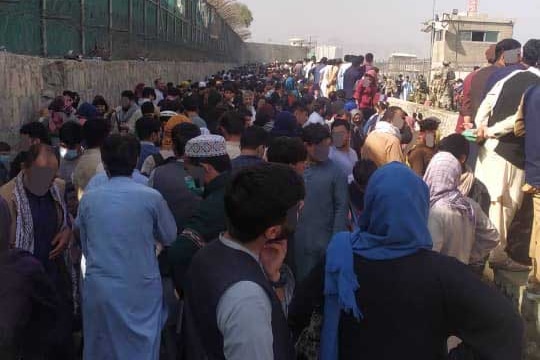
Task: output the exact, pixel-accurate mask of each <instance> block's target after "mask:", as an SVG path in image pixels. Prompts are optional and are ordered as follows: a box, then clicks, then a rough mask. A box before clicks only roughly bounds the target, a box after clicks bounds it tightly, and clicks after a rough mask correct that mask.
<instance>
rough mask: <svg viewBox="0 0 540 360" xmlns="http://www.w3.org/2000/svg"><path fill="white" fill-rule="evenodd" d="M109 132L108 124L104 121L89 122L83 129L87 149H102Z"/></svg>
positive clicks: (93, 120) (91, 120)
mask: <svg viewBox="0 0 540 360" xmlns="http://www.w3.org/2000/svg"><path fill="white" fill-rule="evenodd" d="M109 130H110V129H109V126H108V125H107V122H105V120H103V119H90V120H87V121H86V122H85V123H84V125H83V128H82V135H83V139H84V141H85V144H86V148H88V149H93V148H98V147H100V146H101V145H102V144H103V141H105V138H107V135H108V134H109Z"/></svg>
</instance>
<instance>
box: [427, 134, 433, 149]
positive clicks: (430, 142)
mask: <svg viewBox="0 0 540 360" xmlns="http://www.w3.org/2000/svg"><path fill="white" fill-rule="evenodd" d="M426 146H427V147H429V148H432V147H434V146H435V134H434V133H427V134H426Z"/></svg>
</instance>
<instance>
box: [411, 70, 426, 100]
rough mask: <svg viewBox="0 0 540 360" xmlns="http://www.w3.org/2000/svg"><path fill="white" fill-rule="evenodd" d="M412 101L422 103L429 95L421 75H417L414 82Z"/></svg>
mask: <svg viewBox="0 0 540 360" xmlns="http://www.w3.org/2000/svg"><path fill="white" fill-rule="evenodd" d="M414 89H415V91H414V102H416V103H418V104H424V103H425V102H426V100H427V99H428V96H429V88H428V86H427V82H426V79H425V78H424V76H423V75H420V76H418V78H417V79H416V81H415V84H414Z"/></svg>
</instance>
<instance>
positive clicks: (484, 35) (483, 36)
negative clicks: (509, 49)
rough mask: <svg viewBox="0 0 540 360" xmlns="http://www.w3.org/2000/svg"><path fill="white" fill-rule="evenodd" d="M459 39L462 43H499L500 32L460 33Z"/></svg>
mask: <svg viewBox="0 0 540 360" xmlns="http://www.w3.org/2000/svg"><path fill="white" fill-rule="evenodd" d="M459 38H460V39H461V41H473V42H491V43H496V42H497V41H499V32H498V31H460V32H459Z"/></svg>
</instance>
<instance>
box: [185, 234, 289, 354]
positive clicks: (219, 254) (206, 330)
mask: <svg viewBox="0 0 540 360" xmlns="http://www.w3.org/2000/svg"><path fill="white" fill-rule="evenodd" d="M240 281H252V282H254V283H256V284H258V285H259V286H260V287H261V288H263V289H264V290H265V292H266V293H267V294H268V297H269V298H270V301H271V304H272V334H273V337H274V346H273V348H274V359H276V360H287V359H293V358H294V348H293V346H292V341H291V336H290V331H289V328H288V325H287V320H286V319H285V315H284V314H283V310H282V308H281V303H280V301H279V299H278V298H277V296H276V294H275V292H274V289H273V288H272V286H271V285H270V283H269V282H268V280H267V279H266V277H265V275H264V273H263V271H262V270H261V267H260V265H259V263H257V261H256V260H255V259H253V257H251V256H250V255H249V254H247V253H244V252H242V251H239V250H235V249H231V248H229V247H227V246H225V245H223V243H222V242H221V241H219V240H215V241H213V242H212V243H210V244H209V245H207V246H205V247H204V248H202V249H201V250H199V252H198V253H197V255H196V256H195V258H194V259H193V262H192V263H191V266H190V269H189V271H188V276H187V286H186V292H185V300H186V302H185V305H184V312H185V314H186V317H187V318H188V321H187V323H186V324H185V327H184V329H185V330H186V332H187V334H188V337H189V338H190V340H191V342H192V343H193V340H196V341H195V343H198V344H199V345H200V346H201V347H202V348H203V349H204V352H205V353H206V356H207V357H208V359H225V356H224V354H223V336H222V334H221V332H220V331H219V329H218V327H217V319H216V310H217V305H218V303H219V300H220V298H221V296H222V295H223V293H224V292H225V291H226V290H227V289H228V288H229V287H230V286H231V285H233V284H235V283H237V282H240ZM253 321H260V320H258V319H254V320H253ZM194 335H195V336H194ZM194 338H196V339H194ZM188 357H189V358H194V357H193V356H188Z"/></svg>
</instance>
